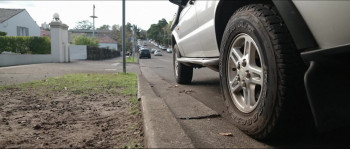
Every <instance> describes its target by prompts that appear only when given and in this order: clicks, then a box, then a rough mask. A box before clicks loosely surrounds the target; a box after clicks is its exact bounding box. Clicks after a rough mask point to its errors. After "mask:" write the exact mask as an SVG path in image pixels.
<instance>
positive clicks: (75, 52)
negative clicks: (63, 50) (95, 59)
mask: <svg viewBox="0 0 350 149" xmlns="http://www.w3.org/2000/svg"><path fill="white" fill-rule="evenodd" d="M69 50H70V59H71V60H85V59H87V46H86V45H70V47H69Z"/></svg>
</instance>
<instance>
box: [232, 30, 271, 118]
mask: <svg viewBox="0 0 350 149" xmlns="http://www.w3.org/2000/svg"><path fill="white" fill-rule="evenodd" d="M261 57H262V56H261V54H260V51H259V48H258V46H257V44H256V42H255V41H254V40H253V38H252V37H250V36H249V35H247V34H244V33H242V34H239V35H237V36H236V38H234V41H233V42H232V45H231V47H230V52H229V57H228V65H227V76H228V81H227V83H228V88H229V91H230V96H231V99H232V101H233V103H234V104H235V106H236V107H237V108H238V109H239V110H240V111H241V112H243V113H249V112H252V111H253V110H254V109H255V108H256V107H257V105H258V103H259V102H260V98H261V94H262V89H263V88H264V83H263V82H264V79H266V78H265V77H264V69H263V67H262V66H263V60H262V59H261Z"/></svg>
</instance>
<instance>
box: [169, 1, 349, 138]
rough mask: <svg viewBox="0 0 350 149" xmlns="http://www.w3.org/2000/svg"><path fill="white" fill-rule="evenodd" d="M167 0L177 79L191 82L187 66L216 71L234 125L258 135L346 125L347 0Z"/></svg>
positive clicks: (268, 136) (347, 109)
mask: <svg viewBox="0 0 350 149" xmlns="http://www.w3.org/2000/svg"><path fill="white" fill-rule="evenodd" d="M170 2H172V3H174V4H176V5H178V6H179V7H178V11H177V13H176V16H175V18H174V20H173V22H174V23H173V24H172V26H171V30H172V41H173V42H172V47H173V50H174V52H172V53H173V70H174V76H175V79H176V82H177V83H179V84H189V83H191V81H192V77H193V69H194V68H201V67H208V68H210V69H212V70H215V71H218V72H219V76H220V87H221V93H222V95H223V96H222V98H223V101H222V102H223V104H225V109H224V110H226V112H225V113H228V114H229V117H231V118H232V123H233V124H234V125H235V126H236V127H237V128H239V129H240V130H242V131H243V132H245V133H246V134H248V135H250V136H251V137H253V138H255V139H258V140H265V139H271V138H278V137H280V134H284V133H285V132H289V131H286V130H288V129H289V128H290V127H294V126H297V125H298V124H302V125H300V127H302V126H306V125H307V124H309V123H310V124H311V125H315V126H316V128H317V129H318V130H320V131H323V132H324V131H328V130H332V129H334V128H340V129H344V128H345V129H346V128H348V125H349V124H350V100H349V99H350V94H349V93H348V92H349V86H348V84H349V83H350V78H349V76H350V71H347V70H349V69H350V65H349V57H350V52H349V51H350V32H348V31H346V30H349V26H350V9H349V8H350V1H309V0H291V1H285V0H270V1H246V0H234V1H230V0H226V1H225V0H213V1H207V0H203V1H200V0H170ZM320 8H322V10H320ZM324 10H326V11H324ZM338 16H341V17H338ZM193 20H196V21H193ZM306 116H308V117H306ZM303 117H306V118H303ZM309 121H310V122H309ZM306 122H308V123H306ZM345 126H346V127H345ZM296 128H297V127H296ZM295 130H300V132H303V128H300V129H295Z"/></svg>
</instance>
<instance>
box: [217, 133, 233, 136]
mask: <svg viewBox="0 0 350 149" xmlns="http://www.w3.org/2000/svg"><path fill="white" fill-rule="evenodd" d="M220 135H223V136H233V134H232V133H230V132H226V133H225V132H221V133H220Z"/></svg>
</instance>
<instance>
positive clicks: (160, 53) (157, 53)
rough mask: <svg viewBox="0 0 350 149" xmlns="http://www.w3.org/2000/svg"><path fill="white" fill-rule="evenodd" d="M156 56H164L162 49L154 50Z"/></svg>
mask: <svg viewBox="0 0 350 149" xmlns="http://www.w3.org/2000/svg"><path fill="white" fill-rule="evenodd" d="M154 56H163V54H162V51H160V50H157V51H156V52H154Z"/></svg>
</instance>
